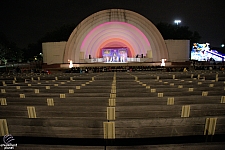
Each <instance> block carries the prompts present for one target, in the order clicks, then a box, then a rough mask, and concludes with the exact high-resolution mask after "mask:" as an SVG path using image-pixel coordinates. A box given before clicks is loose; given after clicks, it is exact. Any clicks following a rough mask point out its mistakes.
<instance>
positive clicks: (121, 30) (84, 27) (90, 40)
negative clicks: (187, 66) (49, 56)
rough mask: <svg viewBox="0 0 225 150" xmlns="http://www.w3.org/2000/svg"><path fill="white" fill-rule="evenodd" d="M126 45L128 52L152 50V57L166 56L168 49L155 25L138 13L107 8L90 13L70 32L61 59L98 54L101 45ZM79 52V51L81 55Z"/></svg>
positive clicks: (157, 58)
mask: <svg viewBox="0 0 225 150" xmlns="http://www.w3.org/2000/svg"><path fill="white" fill-rule="evenodd" d="M114 46H123V47H124V46H126V47H128V48H129V53H130V54H128V55H131V56H135V55H136V54H144V55H145V54H146V53H147V51H148V50H151V51H152V55H153V58H152V59H153V61H159V60H161V59H162V58H165V59H167V58H168V51H167V48H166V45H165V42H164V39H163V38H162V35H161V34H160V32H159V31H158V30H157V28H156V27H155V26H154V25H153V24H152V23H151V22H150V21H149V20H148V19H146V18H145V17H143V16H141V15H140V14H138V13H135V12H132V11H128V10H123V9H109V10H103V11H100V12H97V13H94V14H92V15H91V16H89V17H87V18H86V19H84V20H83V21H82V22H81V23H80V24H79V25H78V26H77V27H76V28H75V29H74V31H73V32H72V34H71V35H70V37H69V39H68V42H67V44H66V47H65V50H64V58H63V62H64V63H66V62H67V60H68V59H70V60H73V62H75V63H79V62H80V61H81V60H82V59H85V58H87V57H88V56H89V55H92V57H101V53H100V51H101V48H103V47H114ZM80 53H83V56H84V57H83V58H81V56H80Z"/></svg>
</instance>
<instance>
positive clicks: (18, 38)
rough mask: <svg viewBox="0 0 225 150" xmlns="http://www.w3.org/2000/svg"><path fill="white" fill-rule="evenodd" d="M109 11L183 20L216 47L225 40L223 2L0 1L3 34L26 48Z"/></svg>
mask: <svg viewBox="0 0 225 150" xmlns="http://www.w3.org/2000/svg"><path fill="white" fill-rule="evenodd" d="M110 8H120V9H128V10H131V11H135V12H137V13H139V14H141V15H143V16H145V17H146V18H148V19H149V20H150V21H152V22H153V23H154V24H157V23H159V22H166V23H171V24H172V23H173V21H174V20H175V19H181V20H182V25H185V26H189V27H190V30H191V31H198V32H199V34H200V35H201V36H202V39H201V42H209V43H211V46H214V47H215V46H220V45H221V43H222V41H223V39H225V2H224V0H0V32H3V33H5V35H6V36H7V37H8V38H9V40H11V41H13V42H15V43H16V44H17V46H19V47H21V48H24V47H27V45H28V44H29V43H36V42H37V40H38V39H40V38H41V37H43V36H44V35H45V34H46V32H48V31H52V30H55V29H56V28H59V27H61V26H63V25H64V24H66V25H68V24H78V23H79V22H81V21H82V20H83V19H85V18H86V17H88V16H89V15H91V14H93V13H95V12H97V11H100V10H105V9H110Z"/></svg>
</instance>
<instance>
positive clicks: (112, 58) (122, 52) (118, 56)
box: [102, 47, 127, 63]
mask: <svg viewBox="0 0 225 150" xmlns="http://www.w3.org/2000/svg"><path fill="white" fill-rule="evenodd" d="M102 57H103V62H106V63H118V62H119V63H124V62H127V48H123V47H118V48H116V47H115V48H103V49H102Z"/></svg>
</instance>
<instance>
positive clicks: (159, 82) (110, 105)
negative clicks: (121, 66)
mask: <svg viewBox="0 0 225 150" xmlns="http://www.w3.org/2000/svg"><path fill="white" fill-rule="evenodd" d="M199 75H200V76H199ZM203 75H204V78H202V77H203ZM223 75H224V72H212V73H209V74H206V73H204V74H203V72H192V73H190V72H187V73H180V72H179V73H174V72H173V74H169V73H163V74H162V73H159V72H117V73H114V72H106V73H90V74H79V75H74V74H58V76H57V75H56V74H55V75H50V76H46V75H43V76H42V75H37V76H34V75H33V76H16V77H12V76H10V77H7V78H6V77H1V78H0V80H1V83H2V86H1V97H0V98H1V99H0V100H1V106H0V114H1V115H0V119H2V120H1V122H2V123H1V124H0V125H1V126H2V128H3V125H4V122H6V123H7V127H8V132H9V133H10V134H12V135H13V136H15V137H18V138H19V137H20V138H22V139H23V138H25V137H41V138H60V139H65V138H71V139H72V138H81V139H82V138H91V139H94V140H95V139H109V140H110V139H114V138H115V140H120V139H124V140H126V139H135V138H137V139H141V138H147V139H148V138H150V139H152V138H153V139H156V138H161V139H159V140H162V138H167V139H169V138H176V137H189V136H190V137H195V136H203V137H205V136H207V135H214V136H216V135H224V133H225V129H224V124H225V117H224V114H225V109H224V108H225V105H224V103H225V98H224V96H225V89H224V85H225V83H224V77H223ZM27 77H29V78H27ZM179 77H180V78H179ZM31 78H32V79H31ZM3 120H4V121H3ZM1 132H2V136H3V131H1ZM147 141H148V140H147ZM161 142H162V143H163V141H161ZM113 143H114V144H115V143H116V142H115V141H112V143H111V145H113ZM128 143H129V142H128ZM159 143H160V142H159ZM22 144H23V142H22ZM24 144H25V145H23V147H24V148H26V145H27V144H28V143H26V142H24ZM30 144H32V142H31V143H30ZM103 144H106V145H110V143H104V142H103ZM130 144H131V143H130ZM37 145H39V146H40V145H41V144H36V145H35V146H37ZM87 145H88V144H87ZM100 145H101V144H100ZM128 145H129V144H128ZM200 145H201V144H200ZM221 145H224V143H223V142H222V143H219V144H218V145H214V147H221ZM27 146H28V147H29V145H27ZM31 147H32V146H31ZM53 147H54V146H53ZM59 147H60V146H59ZM147 147H148V146H147ZM147 147H146V148H147ZM150 147H151V146H149V147H148V148H150ZM174 147H175V146H174ZM178 147H179V146H178ZM196 147H198V146H196ZM202 147H204V145H202ZM212 147H213V146H212ZM83 148H88V147H83ZM98 148H99V147H93V149H98ZM101 148H102V147H101ZM109 148H111V149H113V148H115V149H116V148H120V147H109ZM130 148H131V147H130ZM81 149H82V148H81Z"/></svg>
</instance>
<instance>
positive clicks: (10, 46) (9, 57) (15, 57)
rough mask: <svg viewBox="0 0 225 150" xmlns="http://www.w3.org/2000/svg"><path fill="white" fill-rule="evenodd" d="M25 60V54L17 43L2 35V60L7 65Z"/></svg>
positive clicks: (0, 58)
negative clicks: (9, 62)
mask: <svg viewBox="0 0 225 150" xmlns="http://www.w3.org/2000/svg"><path fill="white" fill-rule="evenodd" d="M22 58H23V52H22V50H21V49H19V48H18V47H17V46H16V44H15V43H13V42H10V41H9V40H8V38H7V37H6V36H5V34H4V33H2V32H1V33H0V60H1V61H2V62H5V63H7V61H19V60H20V59H22Z"/></svg>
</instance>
